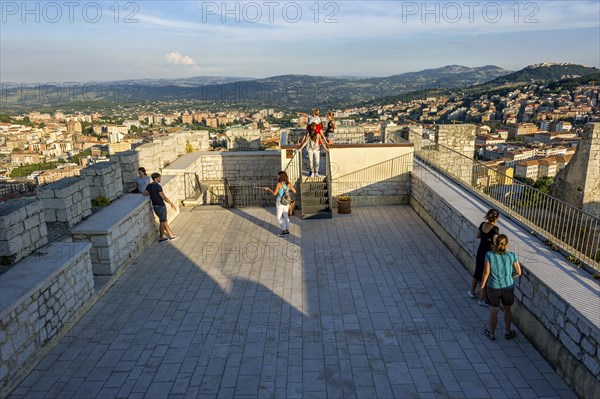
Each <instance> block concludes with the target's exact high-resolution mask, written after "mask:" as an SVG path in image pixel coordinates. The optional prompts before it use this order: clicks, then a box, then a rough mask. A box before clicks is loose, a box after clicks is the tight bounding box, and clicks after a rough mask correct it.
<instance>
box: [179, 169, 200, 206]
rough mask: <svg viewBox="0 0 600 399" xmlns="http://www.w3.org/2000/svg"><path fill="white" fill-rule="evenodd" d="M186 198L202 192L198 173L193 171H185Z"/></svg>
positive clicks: (194, 196) (196, 195)
mask: <svg viewBox="0 0 600 399" xmlns="http://www.w3.org/2000/svg"><path fill="white" fill-rule="evenodd" d="M183 185H184V195H185V199H188V198H196V197H198V195H199V194H200V193H201V192H202V189H201V186H200V181H199V180H198V175H197V174H196V173H193V172H185V173H184V175H183Z"/></svg>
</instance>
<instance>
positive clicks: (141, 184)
mask: <svg viewBox="0 0 600 399" xmlns="http://www.w3.org/2000/svg"><path fill="white" fill-rule="evenodd" d="M150 183H151V180H150V176H148V175H147V174H146V169H145V168H143V167H139V168H138V177H136V178H135V181H134V182H133V183H131V188H130V189H129V192H130V193H143V192H144V190H145V189H146V186H147V185H148V184H150Z"/></svg>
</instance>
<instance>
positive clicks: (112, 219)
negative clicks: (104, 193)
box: [71, 194, 156, 275]
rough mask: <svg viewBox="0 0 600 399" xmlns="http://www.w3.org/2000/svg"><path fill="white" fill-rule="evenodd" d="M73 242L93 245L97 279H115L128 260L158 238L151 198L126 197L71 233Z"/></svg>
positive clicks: (93, 260) (139, 196)
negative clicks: (107, 276)
mask: <svg viewBox="0 0 600 399" xmlns="http://www.w3.org/2000/svg"><path fill="white" fill-rule="evenodd" d="M71 234H72V236H73V241H76V242H90V243H91V244H92V249H91V250H90V254H91V257H92V268H93V271H94V274H96V275H113V274H114V273H115V272H116V270H117V269H118V268H119V267H120V266H121V265H122V264H124V263H125V262H126V261H127V259H129V258H135V257H137V256H138V255H139V254H140V253H141V252H142V251H143V250H144V249H145V248H146V247H147V246H148V245H149V243H150V242H151V240H152V239H153V238H155V237H156V228H155V224H154V212H153V211H152V207H151V206H150V201H149V200H148V197H145V196H143V195H140V194H127V195H125V196H123V197H122V198H120V199H118V200H116V201H114V202H113V203H112V204H110V205H109V206H108V207H106V208H105V209H102V210H101V211H99V212H97V213H95V214H93V215H92V216H90V217H89V218H87V219H86V220H85V221H84V222H82V223H80V224H79V225H77V226H75V227H74V228H73V229H72V230H71Z"/></svg>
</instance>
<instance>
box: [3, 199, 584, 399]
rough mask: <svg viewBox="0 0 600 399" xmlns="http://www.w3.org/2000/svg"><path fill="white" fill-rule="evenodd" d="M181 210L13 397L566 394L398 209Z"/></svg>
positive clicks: (464, 275)
mask: <svg viewBox="0 0 600 399" xmlns="http://www.w3.org/2000/svg"><path fill="white" fill-rule="evenodd" d="M181 212H182V215H181V216H182V217H178V218H177V219H176V220H175V222H174V223H173V224H172V228H173V230H174V231H175V232H176V233H177V234H180V235H181V238H180V239H179V240H177V241H173V242H167V243H160V244H159V243H155V244H152V245H151V246H150V247H149V248H148V249H147V250H146V251H145V252H144V253H143V254H142V255H141V256H140V257H139V258H138V259H136V261H135V262H134V264H133V265H132V266H131V267H130V268H129V269H128V270H127V272H126V273H125V274H124V275H123V276H122V277H121V278H120V279H119V280H118V281H117V282H116V284H115V285H114V286H113V287H112V288H111V289H110V290H109V291H108V292H107V293H106V294H105V295H104V297H102V298H101V299H100V300H99V301H98V302H97V303H96V304H95V305H94V307H93V308H92V309H91V310H90V311H89V312H88V313H87V314H86V315H85V316H84V317H83V318H82V319H81V320H80V321H79V322H78V323H77V325H76V326H75V327H74V328H73V329H72V330H71V331H70V332H68V333H67V335H66V336H65V337H64V338H63V339H62V340H61V341H60V342H59V344H58V345H57V346H56V347H54V348H53V349H52V351H51V352H50V353H49V354H48V355H47V356H46V358H45V359H44V360H42V361H41V362H40V363H39V364H38V365H37V367H36V368H35V370H34V371H33V372H32V373H31V374H30V375H29V377H27V379H26V380H24V381H23V382H22V383H21V385H20V386H19V387H18V388H17V389H16V390H15V391H14V392H13V394H12V396H11V397H14V398H19V397H29V396H31V395H37V396H43V397H76V398H79V397H98V398H106V397H116V396H119V397H121V396H128V397H144V396H153V397H166V396H167V395H172V396H174V397H175V396H177V395H181V396H183V395H184V394H187V395H192V396H196V395H197V396H199V397H203V398H204V397H227V398H230V397H234V396H235V397H297V398H299V397H315V398H338V397H339V398H341V397H344V398H351V397H357V398H374V397H381V398H390V397H401V398H406V397H418V398H426V397H431V398H437V397H450V398H452V397H477V398H499V397H510V398H514V397H542V396H544V397H567V398H574V397H575V395H574V394H573V393H572V391H571V390H570V389H569V388H568V386H567V385H566V384H565V383H564V382H563V380H562V379H561V378H560V377H559V376H558V375H557V374H556V372H554V371H553V369H552V367H551V366H550V365H549V364H548V363H547V362H546V361H545V360H544V359H543V358H542V356H541V355H540V354H539V353H538V352H537V351H536V350H535V349H534V347H533V346H532V345H531V343H530V342H529V341H527V339H525V338H524V337H523V335H522V334H519V335H518V336H517V338H516V339H515V340H513V341H505V340H504V339H499V340H498V341H497V342H490V341H488V340H487V339H486V338H485V337H484V335H483V334H482V331H483V329H484V327H485V326H486V320H487V313H488V312H487V309H486V308H484V307H480V306H478V305H477V304H476V301H473V300H471V299H469V298H468V297H467V295H466V291H467V289H468V285H469V282H470V278H471V277H470V275H469V274H468V272H467V271H465V269H464V268H463V266H462V265H461V264H460V262H459V261H458V260H457V259H456V258H455V257H454V256H453V255H452V253H451V252H450V251H449V250H448V249H447V248H446V247H445V246H444V244H443V243H442V242H441V241H440V240H439V239H438V237H437V236H436V235H435V234H434V232H433V231H432V230H431V229H430V228H429V227H428V226H427V225H426V224H425V223H424V222H423V221H422V220H421V219H420V218H419V216H418V215H417V214H416V213H415V211H414V210H413V209H412V208H411V207H409V206H390V207H366V208H355V209H353V211H352V214H351V215H339V216H336V217H335V218H334V219H333V220H310V221H307V220H305V221H301V220H300V219H299V218H296V217H293V218H292V222H293V226H292V228H291V235H290V236H289V237H288V238H279V237H277V235H276V232H277V231H278V226H277V222H276V219H275V215H274V214H273V212H272V209H270V208H246V209H236V210H227V209H222V208H213V207H196V208H194V209H193V210H191V211H190V210H189V209H182V210H181ZM500 324H502V323H500ZM499 328H500V331H498V333H500V332H502V330H501V329H502V327H499ZM498 335H499V336H500V337H501V336H502V335H501V334H498Z"/></svg>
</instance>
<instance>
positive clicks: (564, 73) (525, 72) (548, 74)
mask: <svg viewBox="0 0 600 399" xmlns="http://www.w3.org/2000/svg"><path fill="white" fill-rule="evenodd" d="M599 72H600V69H598V68H594V67H587V66H584V65H576V64H568V63H565V64H554V63H544V64H535V65H530V66H528V67H526V68H523V69H521V70H520V71H517V72H513V73H510V74H508V75H504V76H501V77H499V78H496V79H493V80H490V81H489V82H487V83H486V84H487V85H490V86H494V85H503V84H507V83H511V84H512V83H533V82H545V83H549V82H553V81H558V80H565V79H571V78H578V77H580V76H587V75H592V74H595V73H599Z"/></svg>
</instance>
